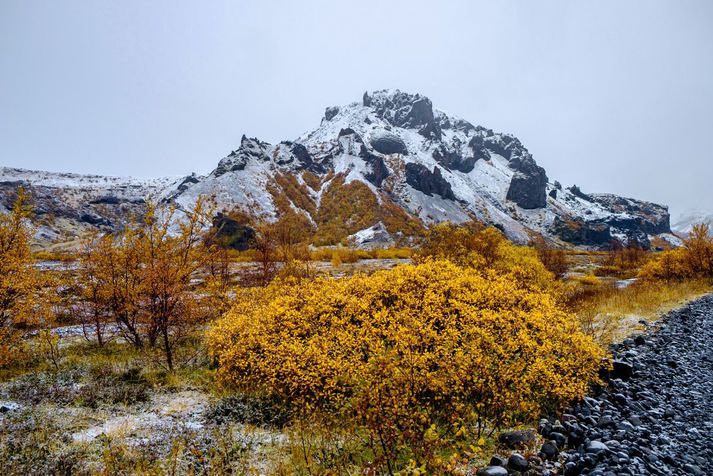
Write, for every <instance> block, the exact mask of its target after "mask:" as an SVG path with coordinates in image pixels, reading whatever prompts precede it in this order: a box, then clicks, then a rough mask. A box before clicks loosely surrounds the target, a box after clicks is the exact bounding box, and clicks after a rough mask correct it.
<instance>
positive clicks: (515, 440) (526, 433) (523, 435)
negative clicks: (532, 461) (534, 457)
mask: <svg viewBox="0 0 713 476" xmlns="http://www.w3.org/2000/svg"><path fill="white" fill-rule="evenodd" d="M536 439H537V433H535V432H534V431H533V430H523V431H508V432H505V433H502V434H501V435H500V438H499V441H500V444H501V445H503V446H505V447H506V448H509V449H511V450H519V449H523V448H526V447H528V446H530V445H531V444H532V443H534V442H535V440H536Z"/></svg>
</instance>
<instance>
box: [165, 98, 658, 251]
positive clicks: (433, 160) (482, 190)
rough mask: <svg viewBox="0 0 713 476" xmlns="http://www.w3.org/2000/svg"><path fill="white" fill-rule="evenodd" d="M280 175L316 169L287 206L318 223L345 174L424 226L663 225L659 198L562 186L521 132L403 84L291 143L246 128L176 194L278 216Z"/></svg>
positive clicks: (329, 116)
mask: <svg viewBox="0 0 713 476" xmlns="http://www.w3.org/2000/svg"><path fill="white" fill-rule="evenodd" d="M281 174H289V175H292V176H295V177H297V178H298V181H300V183H303V182H304V178H303V177H304V175H305V174H308V175H313V176H315V177H316V178H317V180H318V181H319V184H320V186H319V187H318V190H311V189H309V187H307V186H305V188H307V189H308V191H307V192H308V195H310V194H311V195H314V197H313V198H314V204H315V205H317V206H316V207H314V208H315V210H316V211H315V210H307V209H305V208H301V207H300V206H299V205H298V204H296V203H294V202H293V201H290V204H289V205H290V208H291V209H293V210H298V211H301V212H303V213H304V214H305V215H308V216H309V218H310V221H311V222H312V223H316V224H317V225H319V221H320V216H319V215H320V213H319V208H320V207H319V205H320V200H321V196H322V195H323V194H324V193H325V191H328V190H330V187H332V186H333V185H335V186H336V184H341V183H342V182H335V178H336V177H343V178H344V180H343V182H344V183H350V182H355V181H356V182H359V183H361V184H364V185H365V186H366V187H368V188H369V190H371V191H372V193H373V194H374V195H375V196H376V197H377V199H378V203H380V204H381V205H382V206H384V201H385V200H386V201H388V202H393V203H394V204H396V205H397V206H398V207H400V208H401V209H402V210H404V211H406V212H408V214H410V215H412V216H414V217H417V218H418V219H419V220H420V221H421V222H423V223H425V224H429V223H433V222H438V221H443V220H450V221H455V222H462V221H465V220H468V219H470V218H478V219H480V220H483V221H485V222H488V223H492V224H495V225H497V226H499V227H500V228H502V229H503V230H504V231H505V232H506V233H507V234H508V235H509V236H510V237H511V238H513V239H515V240H518V241H521V242H524V241H527V240H528V239H529V237H530V235H531V233H532V232H536V233H543V234H545V235H547V236H549V237H551V238H553V239H559V240H563V241H567V242H570V243H573V244H577V245H590V246H606V245H608V244H609V242H610V241H611V240H613V239H619V240H623V241H626V240H628V239H632V238H635V239H636V240H637V241H639V242H641V243H643V244H645V245H648V243H649V239H650V237H652V236H654V235H657V234H660V233H666V232H668V231H670V230H669V215H668V210H667V208H666V207H662V206H659V205H656V204H652V203H648V202H642V201H637V200H633V199H626V198H621V197H616V196H613V195H606V194H591V195H587V194H584V193H582V192H581V191H580V190H579V188H577V187H576V186H575V187H571V188H569V189H563V188H562V187H561V186H560V185H559V184H558V183H556V182H554V183H552V182H550V181H549V180H548V178H547V175H546V173H545V170H544V169H542V168H541V167H539V166H538V165H537V164H536V162H535V161H534V159H533V158H532V155H531V154H530V153H529V151H528V150H527V149H526V148H525V147H524V146H523V145H522V144H521V143H520V141H519V140H518V139H517V138H515V137H513V136H511V135H509V134H502V133H496V132H494V131H492V130H490V129H487V128H484V127H481V126H474V125H472V124H471V123H469V122H467V121H465V120H463V119H460V118H457V117H454V116H449V115H447V114H445V113H443V112H441V111H438V110H435V109H433V107H432V104H431V101H430V100H429V99H428V98H426V97H424V96H421V95H418V94H415V95H414V94H408V93H403V92H401V91H399V90H393V91H392V90H383V91H376V92H373V93H370V94H369V93H365V94H364V97H363V98H362V101H361V102H355V103H352V104H349V105H347V106H343V107H330V108H327V110H326V112H325V116H324V118H323V119H322V121H321V124H320V125H319V127H317V128H316V129H315V130H313V131H311V132H308V133H305V134H303V135H302V136H300V137H298V138H297V139H295V140H294V141H285V142H281V143H279V144H276V145H272V144H267V143H265V142H261V141H259V140H258V139H248V138H246V137H243V139H242V141H241V144H240V147H239V148H238V149H237V150H235V151H233V152H232V153H231V154H230V155H228V156H227V157H225V158H223V159H222V160H221V161H220V163H219V164H218V167H217V168H216V169H215V170H214V171H213V172H212V173H211V174H209V175H208V176H207V177H206V178H205V179H204V180H202V181H201V182H200V183H198V184H195V185H193V186H191V187H190V188H188V189H187V190H186V191H184V192H183V193H181V194H179V195H177V198H176V200H177V201H178V202H179V203H182V204H188V203H190V202H191V201H193V200H195V198H196V197H197V196H198V195H200V194H205V193H213V194H215V196H216V197H217V198H218V199H219V200H218V201H219V203H221V204H225V205H226V206H227V207H229V206H236V207H239V208H242V209H243V211H247V212H250V213H253V214H257V215H261V216H266V217H273V218H274V217H276V215H277V214H280V212H281V211H280V207H279V206H277V205H276V194H275V191H274V190H273V191H272V192H271V191H270V186H269V184H270V183H273V182H274V177H275V176H276V175H281ZM277 188H278V189H279V187H277ZM282 191H285V190H282ZM280 192H281V191H280V190H278V192H277V193H278V194H279V193H280ZM287 195H289V194H287ZM287 198H288V199H289V198H290V197H287ZM308 208H309V207H308ZM377 218H378V217H373V219H372V221H373V223H369V226H374V225H376V224H377V222H378V220H377ZM386 228H387V230H388V231H389V232H391V233H394V232H395V231H398V230H395V229H393V228H394V227H392V229H389V226H388V225H386ZM350 231H351V232H352V233H354V232H356V231H357V230H350Z"/></svg>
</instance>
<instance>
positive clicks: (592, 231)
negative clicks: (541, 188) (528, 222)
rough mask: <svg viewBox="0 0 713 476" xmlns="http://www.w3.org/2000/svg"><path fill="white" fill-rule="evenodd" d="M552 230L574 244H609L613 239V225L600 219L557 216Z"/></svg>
mask: <svg viewBox="0 0 713 476" xmlns="http://www.w3.org/2000/svg"><path fill="white" fill-rule="evenodd" d="M550 232H551V233H552V234H554V235H555V236H558V237H559V238H561V239H562V240H564V241H567V242H569V243H572V244H573V245H590V246H609V243H610V242H611V241H612V235H611V227H610V226H609V225H608V224H606V223H602V222H598V221H584V220H582V219H581V218H574V219H570V220H568V221H564V220H562V219H560V218H559V217H555V220H554V224H553V226H552V228H551V229H550Z"/></svg>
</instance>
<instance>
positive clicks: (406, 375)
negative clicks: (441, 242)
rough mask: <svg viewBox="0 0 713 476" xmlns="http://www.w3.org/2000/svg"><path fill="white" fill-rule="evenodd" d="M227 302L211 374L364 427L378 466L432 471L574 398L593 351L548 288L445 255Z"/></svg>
mask: <svg viewBox="0 0 713 476" xmlns="http://www.w3.org/2000/svg"><path fill="white" fill-rule="evenodd" d="M236 301H237V304H236V305H235V307H234V308H233V309H232V310H231V311H230V312H229V313H228V314H227V315H226V316H224V317H223V318H222V319H220V320H219V321H217V322H216V323H215V324H214V325H213V326H212V327H211V328H210V330H209V331H208V334H207V345H208V348H209V351H210V353H211V354H212V355H213V356H214V358H215V359H216V362H217V363H218V372H217V376H218V379H219V381H220V382H221V383H222V384H223V385H225V386H227V387H229V388H232V389H235V390H238V391H240V392H243V393H245V394H248V395H254V396H258V397H260V398H268V399H273V400H276V401H279V402H283V404H291V405H293V408H294V409H295V411H296V412H298V413H297V415H298V416H300V417H304V418H310V419H312V418H318V419H320V420H322V421H325V422H329V423H328V424H329V425H330V426H331V427H335V426H336V427H339V428H342V429H343V430H344V431H346V432H358V433H362V434H364V435H365V436H366V438H364V439H363V441H364V442H365V443H364V444H365V445H366V448H365V450H368V451H370V452H372V453H373V454H374V455H375V459H376V461H377V463H379V464H381V465H383V466H382V469H384V470H386V469H388V470H393V469H394V465H397V464H398V462H399V461H402V462H403V461H405V460H406V459H408V458H411V459H414V460H416V461H419V462H420V463H423V464H427V465H428V466H429V467H430V468H431V469H434V470H435V468H436V467H437V465H438V455H439V453H440V452H442V451H443V449H444V448H451V447H453V446H454V445H457V444H458V441H463V440H464V439H467V438H468V437H469V436H473V437H476V438H477V435H479V434H481V433H482V432H483V431H485V430H486V429H494V428H498V427H501V426H503V425H513V424H517V423H519V422H523V421H529V420H530V419H532V418H533V417H536V416H538V415H539V414H541V413H542V412H543V411H550V410H553V409H556V408H558V407H560V406H561V405H562V404H563V403H564V402H567V401H570V400H572V399H574V398H578V397H581V396H582V395H584V393H585V392H586V391H587V389H588V387H589V385H590V384H591V383H592V382H593V381H594V380H595V379H596V374H597V370H598V368H599V365H600V360H601V358H602V357H603V352H602V350H601V349H600V348H599V347H597V346H596V345H595V344H594V343H593V341H592V340H591V339H590V338H588V337H586V336H585V335H583V334H582V333H581V332H580V331H579V329H578V326H577V323H576V321H575V320H574V319H573V317H572V316H570V315H568V314H567V313H565V312H563V311H562V310H561V309H560V308H559V307H558V305H557V303H556V301H555V299H554V298H553V297H552V296H551V295H550V294H549V293H547V292H544V291H542V290H539V289H537V287H532V286H523V285H522V284H521V282H520V281H518V280H515V279H512V277H511V276H507V275H503V276H499V275H496V274H490V275H488V276H484V275H483V274H482V273H481V272H479V271H478V270H476V269H473V268H470V267H461V266H458V265H456V264H454V263H452V262H449V261H443V260H441V261H435V260H430V259H423V260H422V262H421V263H420V264H418V265H415V266H411V265H406V266H400V267H397V268H394V269H391V270H385V271H379V272H376V273H374V274H372V275H369V276H366V275H361V274H360V275H355V276H353V277H351V278H346V279H339V280H335V279H326V278H323V279H316V280H312V281H302V282H301V283H299V284H295V283H290V282H274V283H272V284H271V285H270V286H267V287H265V288H255V289H247V290H243V291H242V293H241V295H240V296H239V297H238V298H237V300H236ZM420 463H419V464H420Z"/></svg>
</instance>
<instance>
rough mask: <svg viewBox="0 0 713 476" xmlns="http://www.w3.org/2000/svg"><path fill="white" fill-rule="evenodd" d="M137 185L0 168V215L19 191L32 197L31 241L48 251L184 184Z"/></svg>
mask: <svg viewBox="0 0 713 476" xmlns="http://www.w3.org/2000/svg"><path fill="white" fill-rule="evenodd" d="M189 179H191V177H187V178H185V179H178V178H158V179H148V180H140V179H135V178H129V177H107V176H102V175H81V174H72V173H53V172H41V171H33V170H25V169H17V168H8V167H0V211H5V210H7V209H9V208H10V207H11V206H12V203H13V201H14V199H15V194H16V190H17V188H18V187H19V186H22V187H24V188H26V189H28V190H29V191H30V192H31V194H32V202H33V203H32V204H33V209H34V214H35V217H36V219H35V222H36V224H37V225H38V230H37V235H36V239H37V241H38V243H40V244H42V245H47V244H50V243H53V242H71V241H72V240H74V239H75V238H79V237H82V236H84V235H85V234H86V233H87V232H88V231H90V230H93V229H97V228H100V229H111V228H115V227H116V226H118V225H119V224H120V223H123V222H124V221H126V219H127V218H128V217H129V216H131V215H140V214H141V213H143V210H144V207H145V204H146V200H147V199H150V198H153V199H155V200H161V199H162V198H164V197H166V196H167V195H168V194H169V193H171V192H174V193H175V191H176V190H178V189H179V188H180V184H181V183H182V182H183V181H184V180H189Z"/></svg>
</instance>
